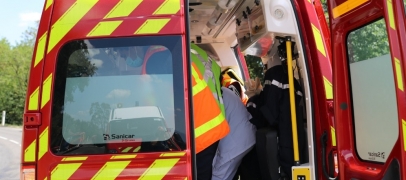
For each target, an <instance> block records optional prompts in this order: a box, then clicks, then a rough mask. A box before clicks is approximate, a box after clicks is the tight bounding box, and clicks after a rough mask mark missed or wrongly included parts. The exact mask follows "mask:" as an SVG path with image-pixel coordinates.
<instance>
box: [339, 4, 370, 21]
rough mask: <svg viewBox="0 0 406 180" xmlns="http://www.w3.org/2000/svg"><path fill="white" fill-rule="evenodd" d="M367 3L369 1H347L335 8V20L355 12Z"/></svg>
mask: <svg viewBox="0 0 406 180" xmlns="http://www.w3.org/2000/svg"><path fill="white" fill-rule="evenodd" d="M367 1H368V0H347V1H345V2H344V3H342V4H340V5H339V6H337V7H335V8H333V18H337V17H340V16H341V15H343V14H345V13H347V12H349V11H351V10H353V9H354V8H356V7H358V6H360V5H362V4H364V3H365V2H367Z"/></svg>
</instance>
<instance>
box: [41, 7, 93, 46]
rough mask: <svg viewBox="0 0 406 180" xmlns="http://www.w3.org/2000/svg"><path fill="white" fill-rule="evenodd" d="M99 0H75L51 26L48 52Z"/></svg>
mask: <svg viewBox="0 0 406 180" xmlns="http://www.w3.org/2000/svg"><path fill="white" fill-rule="evenodd" d="M98 1H99V0H77V1H76V2H75V3H74V4H73V5H72V6H71V7H70V8H69V9H68V10H67V11H66V12H65V13H64V14H63V15H62V16H61V17H60V18H59V19H58V20H57V21H56V22H55V24H53V25H52V27H51V32H50V37H49V43H48V53H49V52H50V51H51V50H52V49H54V47H55V46H56V44H58V43H59V41H61V39H62V38H63V37H64V36H65V35H66V34H67V33H68V32H69V31H70V30H71V29H72V28H73V27H74V26H75V25H76V24H77V23H78V22H79V21H80V19H82V18H83V16H85V15H86V13H87V12H89V10H90V9H92V7H93V6H94V5H95V4H96V3H97V2H98Z"/></svg>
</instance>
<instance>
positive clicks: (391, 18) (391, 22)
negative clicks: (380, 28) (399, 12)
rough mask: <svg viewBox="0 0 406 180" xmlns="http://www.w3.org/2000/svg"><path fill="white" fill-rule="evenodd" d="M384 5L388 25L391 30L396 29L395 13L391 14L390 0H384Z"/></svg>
mask: <svg viewBox="0 0 406 180" xmlns="http://www.w3.org/2000/svg"><path fill="white" fill-rule="evenodd" d="M386 6H387V7H388V17H389V26H390V27H391V28H392V29H393V30H396V24H395V15H394V14H393V4H392V0H386Z"/></svg>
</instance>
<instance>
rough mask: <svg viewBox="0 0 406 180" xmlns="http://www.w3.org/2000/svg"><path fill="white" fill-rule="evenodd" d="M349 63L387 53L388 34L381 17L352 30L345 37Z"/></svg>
mask: <svg viewBox="0 0 406 180" xmlns="http://www.w3.org/2000/svg"><path fill="white" fill-rule="evenodd" d="M347 45H348V57H349V61H350V63H353V62H357V61H362V60H367V59H371V58H374V57H378V56H382V55H385V54H389V42H388V34H387V31H386V29H385V21H384V20H383V19H381V20H378V21H375V22H373V23H371V24H369V25H367V26H364V27H362V28H360V29H357V30H355V31H352V32H351V33H350V34H349V35H348V38H347Z"/></svg>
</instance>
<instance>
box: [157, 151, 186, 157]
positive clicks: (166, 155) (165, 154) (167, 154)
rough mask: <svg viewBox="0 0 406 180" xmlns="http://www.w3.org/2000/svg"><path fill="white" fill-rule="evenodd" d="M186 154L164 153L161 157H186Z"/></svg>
mask: <svg viewBox="0 0 406 180" xmlns="http://www.w3.org/2000/svg"><path fill="white" fill-rule="evenodd" d="M185 154H186V152H176V153H162V154H161V155H160V157H172V156H184V155H185Z"/></svg>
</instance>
